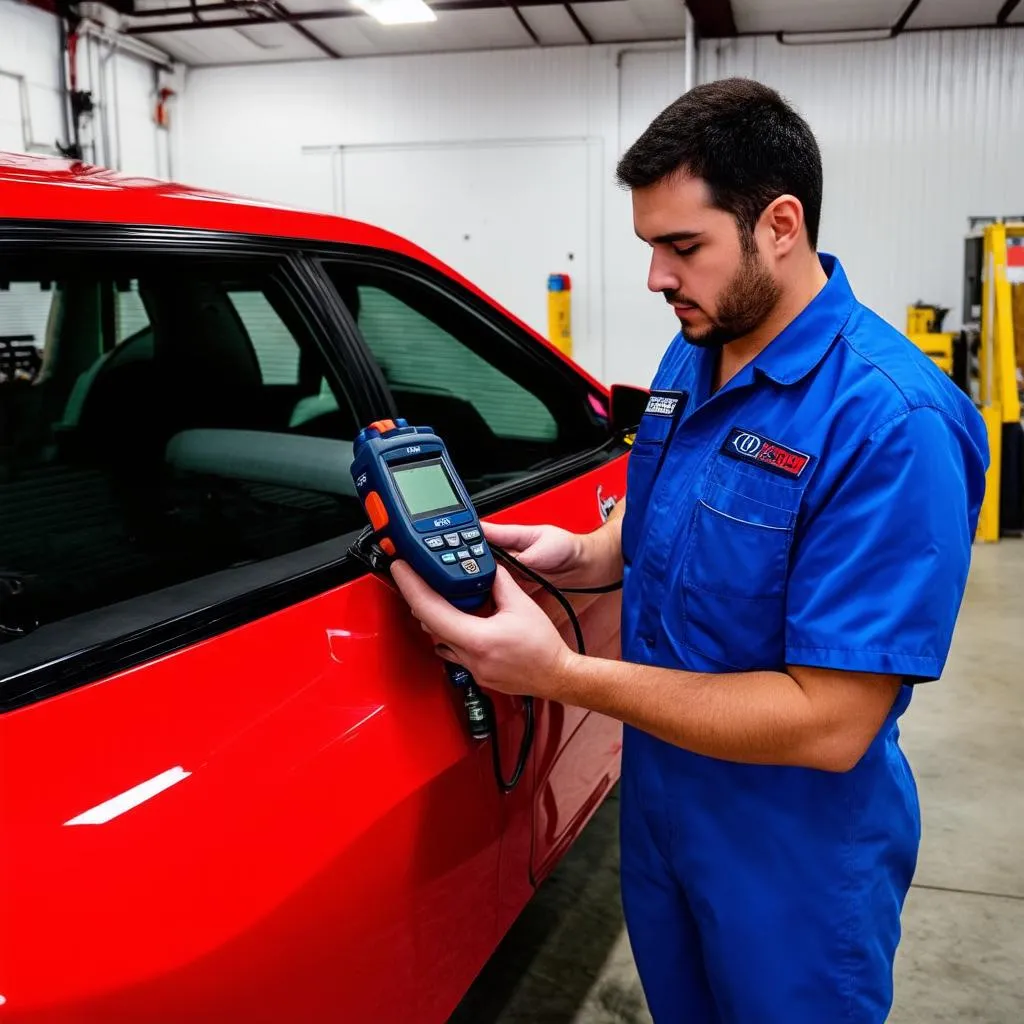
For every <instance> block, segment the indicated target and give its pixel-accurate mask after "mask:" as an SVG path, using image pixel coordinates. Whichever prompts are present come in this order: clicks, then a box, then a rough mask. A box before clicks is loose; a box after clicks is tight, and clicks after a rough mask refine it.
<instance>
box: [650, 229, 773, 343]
mask: <svg viewBox="0 0 1024 1024" xmlns="http://www.w3.org/2000/svg"><path fill="white" fill-rule="evenodd" d="M780 295H781V289H780V288H779V286H778V284H776V282H775V279H774V278H773V277H772V276H771V274H770V273H769V272H768V270H767V268H766V267H765V265H764V264H763V263H762V262H761V259H760V257H759V256H758V254H757V252H756V251H753V252H752V251H749V250H746V249H745V250H744V254H743V261H742V263H741V264H740V268H739V270H737V271H736V276H735V277H734V278H733V279H732V281H731V282H730V283H729V284H728V285H727V286H726V287H725V288H724V289H723V290H722V293H721V296H720V298H719V301H718V314H717V315H716V316H711V314H710V313H707V312H706V311H705V312H704V315H705V316H706V317H707V318H708V320H709V321H710V324H709V326H707V327H701V328H696V329H695V328H693V327H689V328H688V327H686V326H682V327H681V330H682V334H683V337H684V338H685V339H686V340H687V341H688V342H689V343H690V344H691V345H698V346H700V347H701V348H722V347H723V346H724V345H728V344H729V342H731V341H735V340H736V339H737V338H742V337H743V336H744V335H747V334H750V332H751V331H753V330H755V329H756V328H757V327H759V326H760V325H761V324H762V323H764V321H765V320H766V319H767V317H768V315H769V314H770V313H771V311H772V310H773V309H774V308H775V306H776V305H777V304H778V301H779V297H780ZM665 298H666V299H667V300H668V301H669V302H673V301H675V302H688V301H689V300H687V299H685V298H683V297H682V296H681V295H679V294H678V293H676V292H666V293H665ZM691 304H692V305H696V303H691ZM698 308H699V309H700V308H701V307H699V306H698Z"/></svg>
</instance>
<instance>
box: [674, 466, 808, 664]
mask: <svg viewBox="0 0 1024 1024" xmlns="http://www.w3.org/2000/svg"><path fill="white" fill-rule="evenodd" d="M802 493H803V486H802V485H799V484H796V483H795V482H793V483H790V482H789V481H785V482H779V481H776V480H775V479H774V477H772V476H771V475H770V474H769V473H768V472H767V471H765V470H763V469H760V468H756V467H747V466H742V465H739V464H735V462H734V460H726V459H725V458H723V457H721V456H720V457H719V459H717V460H716V462H715V463H714V464H713V468H712V472H711V475H710V477H709V479H708V480H707V482H706V483H705V485H704V487H703V489H702V490H701V493H700V494H699V495H698V498H697V501H696V504H695V505H694V508H693V513H692V518H691V523H690V530H689V531H688V537H687V541H686V547H685V553H684V556H683V559H682V569H681V573H680V578H679V581H678V583H677V586H676V588H675V594H674V595H673V596H674V597H675V598H676V600H681V602H682V606H683V607H682V609H681V612H682V614H681V616H680V619H681V621H682V627H683V630H682V631H683V636H682V640H683V643H684V644H685V645H686V646H687V647H690V648H691V649H693V650H695V651H697V652H699V653H700V654H703V655H704V656H705V657H709V658H712V659H714V660H715V661H717V662H719V663H721V664H722V665H724V666H727V667H729V668H735V669H754V668H777V667H780V666H781V665H782V663H783V661H784V657H785V605H786V578H787V574H788V567H789V554H790V549H791V547H792V544H793V533H794V528H795V524H796V519H797V511H798V509H799V505H800V499H801V496H802Z"/></svg>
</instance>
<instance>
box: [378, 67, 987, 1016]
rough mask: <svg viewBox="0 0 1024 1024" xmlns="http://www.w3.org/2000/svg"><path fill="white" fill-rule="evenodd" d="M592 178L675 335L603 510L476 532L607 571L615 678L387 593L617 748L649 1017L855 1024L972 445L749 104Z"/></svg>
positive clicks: (748, 85) (947, 592)
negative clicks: (601, 732) (638, 248)
mask: <svg viewBox="0 0 1024 1024" xmlns="http://www.w3.org/2000/svg"><path fill="white" fill-rule="evenodd" d="M619 179H620V181H621V182H622V183H623V184H625V185H626V186H628V187H629V188H630V189H631V190H632V199H633V215H634V223H635V227H636V232H637V234H638V235H639V236H640V238H641V239H643V240H644V241H645V242H646V243H647V244H648V245H649V246H650V247H651V249H652V257H651V269H650V276H649V279H648V287H649V288H650V289H651V291H654V292H661V293H662V294H663V295H664V297H665V298H666V300H667V301H668V302H669V303H670V304H671V305H672V307H673V309H674V310H675V312H676V315H677V316H678V318H679V322H680V327H681V333H680V335H679V336H678V337H677V338H676V339H675V340H674V341H673V342H672V344H671V346H670V347H669V349H668V351H667V352H666V354H665V356H664V358H663V360H662V363H661V366H660V368H659V370H658V373H657V376H656V378H655V380H654V383H653V388H652V397H651V400H650V402H649V404H648V406H647V413H646V415H645V416H644V418H643V421H642V423H641V425H640V427H639V430H638V432H637V436H636V440H635V443H634V445H633V448H632V451H631V454H630V456H629V475H628V483H627V492H626V502H625V513H624V516H623V515H621V514H618V512H617V513H616V514H615V515H613V517H612V518H611V520H610V521H609V522H608V523H607V524H605V525H604V526H603V527H601V528H600V529H599V530H598V531H596V532H595V533H593V534H590V535H587V536H575V535H572V534H569V533H566V532H564V531H561V530H558V529H555V528H553V527H527V526H523V527H515V526H504V527H498V526H489V527H488V528H487V535H488V537H489V538H490V539H491V540H492V541H493V542H495V543H497V544H501V545H505V546H506V547H508V548H510V549H512V550H514V551H518V552H520V557H521V558H522V560H523V561H524V562H525V563H527V564H529V565H531V566H532V567H533V568H535V569H536V570H538V571H540V572H544V573H547V574H549V575H550V576H551V577H552V578H553V579H554V580H555V582H559V583H561V584H562V585H570V584H575V585H580V586H590V585H598V584H604V583H609V582H612V581H614V580H616V579H618V578H619V574H620V572H621V573H622V574H623V576H624V580H625V582H624V592H623V623H622V625H623V629H622V637H623V661H621V662H618V661H606V660H601V659H596V658H590V657H580V656H579V655H578V654H576V653H574V652H573V651H570V650H569V649H568V648H567V647H566V645H565V644H564V642H563V641H562V639H561V638H560V636H559V635H558V634H557V633H556V631H555V629H554V627H553V626H552V625H551V623H550V622H549V621H548V619H547V617H546V616H545V615H544V614H543V613H542V612H541V611H540V610H539V609H538V607H537V606H536V605H535V604H534V603H533V602H532V601H531V600H530V599H529V598H527V597H526V595H525V594H524V593H523V592H522V591H521V590H520V589H519V587H518V586H517V585H516V583H515V582H514V581H513V580H512V578H511V576H509V575H508V574H507V573H506V572H504V570H500V569H499V574H498V578H497V580H496V583H495V587H494V601H495V606H496V610H495V611H494V613H493V614H492V615H490V616H489V617H474V616H470V615H464V614H462V613H461V612H458V611H456V610H455V609H453V608H452V607H451V606H450V605H448V604H447V603H446V602H445V601H443V600H442V599H441V598H439V597H438V596H437V595H436V594H434V593H433V592H432V591H430V590H429V589H428V588H426V587H425V585H424V584H423V582H422V581H421V580H420V579H419V578H418V577H417V576H415V575H414V574H413V573H412V572H411V570H410V569H409V567H408V566H407V565H404V564H401V563H397V564H396V565H395V566H394V570H393V572H394V577H395V580H396V581H397V583H398V585H399V587H400V588H401V590H402V592H403V593H404V595H405V597H406V599H407V600H408V601H409V603H410V605H411V606H412V609H413V611H414V613H415V615H416V616H417V617H418V618H419V619H420V620H421V622H422V623H423V626H424V628H425V629H427V630H428V631H429V632H431V633H432V634H433V635H434V636H435V638H436V642H437V645H438V650H439V651H440V653H441V654H442V655H444V656H445V657H449V658H453V659H455V660H457V661H459V662H461V663H463V664H464V665H466V666H467V667H468V668H469V669H470V670H471V671H472V672H473V673H474V675H475V676H476V677H477V679H478V680H479V681H480V682H481V683H482V684H484V685H485V686H488V687H491V688H493V689H495V690H500V691H504V692H508V693H517V694H526V693H530V694H535V695H537V696H540V697H544V698H548V699H552V700H559V701H563V702H565V703H568V704H574V705H578V706H582V707H585V708H590V709H592V710H594V711H598V712H601V713H604V714H607V715H612V716H614V717H616V718H618V719H620V720H622V721H623V722H624V723H625V730H624V749H623V765H622V785H621V792H622V823H621V825H622V828H621V831H622V840H621V841H622V893H623V903H624V907H625V913H626V921H627V926H628V929H629V935H630V940H631V943H632V947H633V951H634V954H635V957H636V961H637V965H638V968H639V972H640V977H641V979H642V982H643V985H644V989H645V992H646V995H647V1000H648V1003H649V1006H650V1009H651V1012H652V1014H653V1016H654V1019H655V1021H657V1022H658V1024H668V1022H675V1021H680V1022H683V1021H685V1022H693V1024H712V1022H714V1024H719V1022H722V1024H726V1022H727V1024H776V1022H777V1024H803V1022H806V1024H839V1022H840V1021H842V1022H857V1024H861V1022H863V1024H867V1022H872V1024H873V1022H880V1021H883V1020H884V1019H885V1018H886V1016H887V1013H888V1011H889V1008H890V1005H891V1001H892V964H893V958H894V954H895V950H896V947H897V943H898V941H899V936H900V913H901V909H902V906H903V901H904V897H905V895H906V892H907V889H908V887H909V885H910V881H911V877H912V875H913V872H914V868H915V863H916V857H917V850H918V842H919V837H920V819H919V811H918V803H917V795H916V790H915V786H914V782H913V779H912V776H911V773H910V769H909V766H908V765H907V762H906V760H905V759H904V757H903V754H902V753H901V751H900V749H899V746H898V735H899V730H898V727H897V720H898V718H899V717H900V715H902V713H903V712H904V711H905V710H906V708H907V705H908V704H909V702H910V698H911V692H912V686H913V684H915V683H918V682H921V681H925V680H933V679H936V678H938V677H939V675H940V674H941V671H942V668H943V664H944V661H945V658H946V655H947V653H948V649H949V644H950V639H951V634H952V631H953V625H954V621H955V619H956V616H957V613H958V610H959V606H960V602H961V598H962V596H963V592H964V587H965V583H966V579H967V571H968V565H969V561H970V553H971V543H972V539H973V535H974V532H975V527H976V523H977V518H978V514H979V510H980V505H981V500H982V495H983V491H984V476H985V469H986V463H987V458H988V452H987V444H986V436H985V432H984V429H983V426H982V422H981V419H980V417H979V415H978V414H977V412H976V411H975V409H974V408H973V407H972V405H971V403H970V402H969V400H968V399H967V398H966V396H964V395H963V394H962V393H961V392H960V391H959V390H958V389H957V388H955V387H954V386H953V384H952V383H951V382H950V381H949V380H948V379H947V378H946V377H945V376H944V375H943V374H941V373H940V372H939V371H938V370H937V369H936V368H935V366H934V365H933V364H932V363H931V362H930V361H929V360H927V359H926V358H925V357H924V356H923V355H922V354H921V353H920V352H919V351H918V350H917V349H916V348H915V347H914V346H913V345H911V344H910V343H909V342H908V341H907V340H906V339H905V338H903V337H902V335H900V334H899V333H897V332H896V331H895V330H894V329H892V328H891V327H889V326H888V325H887V324H886V323H884V322H883V321H882V320H881V319H879V318H878V317H877V316H875V315H874V314H873V313H871V312H870V311H869V310H868V309H866V308H865V307H864V306H862V305H860V304H859V303H858V301H857V300H856V299H855V297H854V295H853V292H852V291H851V288H850V285H849V283H848V282H847V279H846V276H845V274H844V272H843V269H842V267H841V266H840V264H839V262H838V260H836V259H835V258H833V257H831V256H826V255H821V256H819V255H818V253H817V251H816V245H817V235H818V222H819V216H820V208H821V193H822V171H821V158H820V155H819V151H818V147H817V144H816V142H815V140H814V136H813V135H812V133H811V131H810V129H809V128H808V126H807V125H806V123H805V122H804V121H803V120H802V119H801V118H800V117H799V116H798V115H797V114H796V113H795V112H794V111H793V110H792V109H790V107H789V106H787V105H786V103H785V102H784V101H783V100H782V99H781V98H780V97H779V96H778V95H777V94H776V93H775V92H773V91H772V90H770V89H768V88H766V87H764V86H762V85H759V84H757V83H754V82H750V81H743V80H728V81H720V82H715V83H713V84H709V85H702V86H699V87H697V88H696V89H693V90H691V91H690V92H689V93H687V94H686V95H684V96H683V97H682V98H681V99H679V100H678V101H676V102H675V103H673V104H672V105H671V106H670V107H669V108H668V109H667V110H665V111H664V112H663V113H662V114H661V115H660V116H659V117H658V118H657V119H656V120H655V121H654V122H653V123H652V124H651V126H650V127H649V128H648V129H647V131H646V132H645V133H644V134H643V136H642V137H641V138H640V139H639V140H638V141H637V142H636V143H635V144H634V145H633V147H632V148H631V149H630V150H629V152H628V153H626V155H625V157H624V158H623V159H622V161H621V163H620V166H619ZM879 242H880V251H884V238H880V239H879ZM620 508H621V505H620Z"/></svg>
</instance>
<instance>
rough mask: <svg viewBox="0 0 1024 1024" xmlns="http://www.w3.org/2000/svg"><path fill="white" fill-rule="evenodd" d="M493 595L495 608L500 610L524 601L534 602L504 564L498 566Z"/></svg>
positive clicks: (513, 606)
mask: <svg viewBox="0 0 1024 1024" xmlns="http://www.w3.org/2000/svg"><path fill="white" fill-rule="evenodd" d="M491 597H492V599H493V600H494V607H495V610H496V611H499V612H500V611H507V610H510V609H513V608H515V607H517V606H518V605H521V604H522V603H523V602H524V601H529V602H530V603H531V604H532V603H533V602H532V600H531V599H530V598H529V597H528V596H527V595H526V592H525V591H524V590H523V588H522V587H520V586H519V584H518V583H516V581H515V579H514V578H513V576H512V574H511V573H510V572H509V571H508V570H507V569H506V568H505V567H504V566H503V565H499V566H498V572H497V575H496V576H495V577H494V584H493V586H492V587H491Z"/></svg>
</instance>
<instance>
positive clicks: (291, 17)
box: [126, 0, 614, 42]
mask: <svg viewBox="0 0 1024 1024" xmlns="http://www.w3.org/2000/svg"><path fill="white" fill-rule="evenodd" d="M588 2H589V3H613V2H614V0H588ZM562 4H563V0H515V6H516V7H546V6H552V7H557V6H561V5H562ZM279 6H280V5H279ZM430 6H431V8H432V9H433V10H435V11H482V10H493V9H496V8H497V9H502V8H507V7H508V4H507V3H506V0H434V2H432V3H431V5H430ZM566 6H567V5H566ZM199 10H200V11H202V13H203V14H204V15H206V14H210V13H211V12H213V13H231V12H234V13H235V14H236V15H238V14H239V13H240V12H241V11H242V10H247V11H248V13H247V14H245V15H242V16H241V17H233V18H204V19H203V20H202V21H195V20H194V19H193V18H192V17H191V14H192V11H193V8H191V7H171V8H165V9H164V10H162V11H160V12H159V15H158V14H157V12H156V11H147V12H146V14H145V15H144V16H143V15H135V16H134V17H135V18H136V19H138V18H141V17H145V21H144V22H143V23H142V24H133V25H132V27H131V28H129V29H126V33H127V34H128V35H131V36H144V35H153V34H155V33H160V32H195V31H199V30H202V29H215V28H252V27H253V26H254V25H273V24H274V23H275V22H280V23H282V24H287V25H301V24H303V23H305V22H311V21H328V20H331V19H334V18H366V17H369V15H367V14H365V13H364V12H363V11H361V10H358V9H357V8H351V7H333V8H330V9H329V10H317V11H294V12H292V11H289V13H288V14H283V13H282V14H273V13H271V12H268V10H267V8H266V7H265V6H264V5H262V4H259V5H255V4H254V5H252V6H247V7H246V8H242V7H240V6H239V5H236V4H223V3H217V4H202V5H200V7H199ZM168 14H174V15H178V14H181V15H185V14H187V15H189V18H188V20H186V21H172V22H161V23H160V24H155V23H154V24H150V22H151V21H153V20H154V16H163V17H166V16H167V15H168ZM570 17H574V12H570ZM574 20H575V21H576V22H578V23H579V24H578V25H577V27H579V28H580V30H581V31H582V32H583V33H584V37H585V38H587V37H589V39H588V41H589V42H593V37H592V36H590V33H589V32H587V30H586V27H585V26H583V24H582V22H579V19H578V18H575V17H574Z"/></svg>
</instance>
